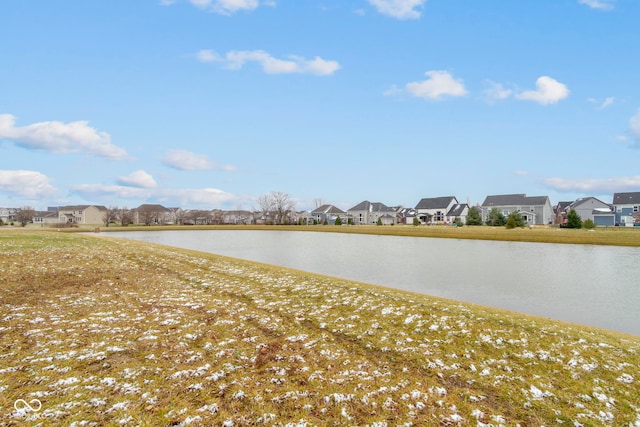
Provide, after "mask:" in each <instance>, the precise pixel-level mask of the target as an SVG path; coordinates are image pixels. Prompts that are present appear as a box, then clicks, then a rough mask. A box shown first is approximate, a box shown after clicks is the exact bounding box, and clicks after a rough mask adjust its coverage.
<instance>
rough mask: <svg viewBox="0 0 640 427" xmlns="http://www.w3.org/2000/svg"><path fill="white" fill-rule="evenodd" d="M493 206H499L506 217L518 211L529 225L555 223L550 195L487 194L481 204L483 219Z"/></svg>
mask: <svg viewBox="0 0 640 427" xmlns="http://www.w3.org/2000/svg"><path fill="white" fill-rule="evenodd" d="M493 208H497V209H498V210H499V211H500V212H501V213H502V214H503V215H504V216H505V217H506V216H509V214H510V213H512V212H518V213H519V214H520V215H522V218H524V220H525V222H526V223H527V224H529V225H536V224H539V225H546V224H553V218H554V215H553V207H552V206H551V201H550V200H549V197H548V196H535V197H527V195H526V194H503V195H495V196H487V198H486V199H484V202H483V203H482V206H481V209H482V220H483V221H486V220H487V217H488V216H489V212H490V211H491V209H493Z"/></svg>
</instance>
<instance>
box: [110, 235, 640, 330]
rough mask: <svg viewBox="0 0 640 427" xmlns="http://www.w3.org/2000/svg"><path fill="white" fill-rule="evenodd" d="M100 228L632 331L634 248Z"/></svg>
mask: <svg viewBox="0 0 640 427" xmlns="http://www.w3.org/2000/svg"><path fill="white" fill-rule="evenodd" d="M108 235H109V236H114V237H122V238H127V239H135V240H141V241H146V242H153V243H160V244H164V245H170V246H176V247H181V248H188V249H194V250H199V251H203V252H210V253H215V254H220V255H225V256H230V257H235V258H242V259H246V260H252V261H259V262H264V263H269V264H274V265H280V266H285V267H289V268H295V269H299V270H304V271H310V272H314V273H320V274H324V275H328V276H334V277H341V278H345V279H350V280H357V281H361V282H366V283H372V284H377V285H382V286H387V287H393V288H397V289H403V290H408V291H413V292H419V293H422V294H428V295H435V296H440V297H445V298H451V299H455V300H458V301H466V302H471V303H475V304H481V305H486V306H491V307H497V308H502V309H507V310H513V311H518V312H522V313H529V314H535V315H538V316H543V317H548V318H552V319H558V320H564V321H568V322H573V323H580V324H584V325H590V326H596V327H600V328H605V329H611V330H616V331H621V332H627V333H631V334H634V335H640V248H626V247H613V246H589V245H559V244H550V243H521V242H493V241H482V240H458V239H437V238H416V237H394V236H373V235H362V234H358V235H352V234H342V233H317V232H298V231H295V232H287V231H260V230H258V231H255V230H239V231H238V230H210V231H209V230H207V231H200V230H184V231H157V232H155V231H152V232H149V231H143V232H117V233H109V234H108Z"/></svg>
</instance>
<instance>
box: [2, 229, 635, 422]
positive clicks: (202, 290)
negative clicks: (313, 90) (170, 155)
mask: <svg viewBox="0 0 640 427" xmlns="http://www.w3.org/2000/svg"><path fill="white" fill-rule="evenodd" d="M349 228H356V227H349ZM398 228H399V227H398ZM425 228H426V227H425ZM465 229H466V228H462V229H460V230H456V232H457V231H463V232H465V231H464V230H465ZM522 231H523V232H528V231H530V230H522ZM532 231H535V230H532ZM556 231H558V230H556ZM563 231H564V230H563ZM0 277H1V281H2V285H1V286H0V392H1V393H0V425H16V426H22V425H43V426H49V425H52V426H53V425H56V426H57V425H70V426H76V427H77V426H103V425H130V426H135V425H141V426H171V425H185V426H186V425H193V426H200V425H202V426H205V425H207V426H208V425H224V426H245V425H252V426H253V425H265V426H285V425H287V426H307V425H308V426H311V425H320V426H324V425H327V426H329V425H348V426H353V425H358V426H376V427H382V426H397V425H403V426H409V425H413V426H425V425H426V426H432V425H433V426H458V425H460V426H467V425H470V426H501V425H502V426H515V425H521V426H543V425H544V426H552V425H567V426H581V425H584V426H600V425H603V426H640V394H639V393H638V390H639V389H640V337H635V336H628V335H623V334H618V333H613V332H607V331H601V330H597V329H592V328H586V327H580V326H576V325H569V324H565V323H559V322H553V321H550V320H546V319H541V318H536V317H531V316H524V315H520V314H516V313H510V312H504V311H499V310H494V309H488V308H484V307H479V306H473V305H470V304H461V303H457V302H453V301H447V300H443V299H437V298H432V297H427V296H422V295H416V294H411V293H407V292H402V291H396V290H391V289H386V288H381V287H374V286H369V285H365V284H359V283H354V282H349V281H345V280H340V279H335V278H329V277H324V276H318V275H313V274H308V273H303V272H298V271H293V270H287V269H282V268H275V267H271V266H267V265H261V264H256V263H250V262H244V261H240V260H234V259H229V258H224V257H220V256H215V255H210V254H203V253H199V252H193V251H187V250H179V249H173V248H167V247H163V246H158V245H152V244H146V243H140V242H134V241H128V240H127V241H125V240H120V239H113V238H110V237H109V236H108V234H105V233H101V234H99V235H96V236H93V235H90V236H86V235H78V234H70V233H60V232H38V231H13V232H12V231H7V230H0ZM18 399H23V400H24V401H25V402H33V407H34V408H35V409H37V406H36V402H35V401H34V399H37V400H38V401H39V402H40V403H41V405H42V406H41V408H40V409H39V410H38V411H32V410H29V408H26V407H25V406H24V405H14V404H16V401H17V400H18ZM16 406H17V407H18V408H17V409H16Z"/></svg>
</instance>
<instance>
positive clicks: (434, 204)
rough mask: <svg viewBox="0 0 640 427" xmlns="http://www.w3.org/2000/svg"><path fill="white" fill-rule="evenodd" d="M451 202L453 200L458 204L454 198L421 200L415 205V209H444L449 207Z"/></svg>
mask: <svg viewBox="0 0 640 427" xmlns="http://www.w3.org/2000/svg"><path fill="white" fill-rule="evenodd" d="M451 200H455V202H456V203H458V200H457V199H456V198H455V197H454V196H445V197H432V198H428V199H421V200H420V201H419V202H418V204H417V205H416V209H444V208H447V207H448V206H449V204H450V203H451Z"/></svg>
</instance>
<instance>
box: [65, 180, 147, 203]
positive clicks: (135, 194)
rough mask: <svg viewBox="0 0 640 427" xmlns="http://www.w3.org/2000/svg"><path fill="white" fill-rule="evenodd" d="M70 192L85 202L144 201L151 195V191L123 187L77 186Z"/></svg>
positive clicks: (72, 187)
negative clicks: (79, 196) (96, 200)
mask: <svg viewBox="0 0 640 427" xmlns="http://www.w3.org/2000/svg"><path fill="white" fill-rule="evenodd" d="M71 190H72V192H74V193H77V194H80V195H82V196H83V197H84V198H85V199H87V200H95V199H98V200H113V199H117V200H120V199H137V200H146V199H148V198H149V197H151V196H152V195H153V191H152V190H151V189H148V188H137V187H128V186H123V185H102V184H77V185H73V186H71Z"/></svg>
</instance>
